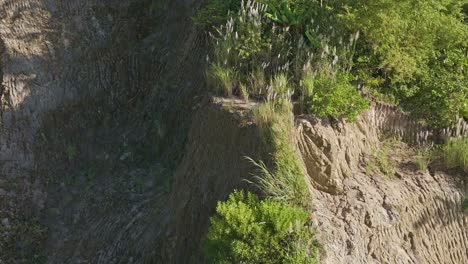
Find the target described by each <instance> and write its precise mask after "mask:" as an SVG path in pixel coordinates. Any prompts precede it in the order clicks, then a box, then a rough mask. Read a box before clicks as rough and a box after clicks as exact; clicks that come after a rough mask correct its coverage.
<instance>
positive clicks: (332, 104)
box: [195, 1, 368, 120]
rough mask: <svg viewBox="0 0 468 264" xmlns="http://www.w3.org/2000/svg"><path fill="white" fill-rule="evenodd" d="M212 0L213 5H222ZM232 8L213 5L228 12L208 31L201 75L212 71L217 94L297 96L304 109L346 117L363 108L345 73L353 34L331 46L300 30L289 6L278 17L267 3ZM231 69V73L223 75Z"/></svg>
mask: <svg viewBox="0 0 468 264" xmlns="http://www.w3.org/2000/svg"><path fill="white" fill-rule="evenodd" d="M215 2H216V1H213V2H212V3H213V4H212V5H213V6H214V5H216V6H217V7H218V8H221V6H224V5H218V4H215ZM278 4H279V3H278ZM209 6H210V7H213V6H211V5H210V4H209ZM237 7H238V9H236V10H237V11H236V13H234V12H233V11H231V12H226V10H219V13H220V14H226V13H229V14H231V16H230V17H229V18H228V20H227V22H225V24H222V25H220V26H219V27H217V28H216V29H215V30H214V31H213V32H212V33H211V36H212V38H213V42H214V50H213V53H212V54H211V57H210V64H211V66H210V67H209V69H208V74H207V75H208V77H210V76H211V77H216V76H217V77H216V78H208V82H209V86H210V87H211V88H212V89H213V90H214V91H215V92H216V93H217V94H220V93H219V90H220V89H221V90H223V91H225V92H224V93H221V95H225V96H231V95H235V96H240V93H239V92H236V91H238V90H239V88H240V87H242V88H245V89H244V91H242V93H243V94H245V92H247V93H248V94H249V98H256V99H261V100H277V99H278V97H282V99H284V98H293V99H295V98H299V97H300V100H299V102H300V103H301V105H302V107H301V109H302V110H303V111H304V112H307V113H311V114H316V115H319V116H336V117H346V118H348V119H350V120H352V119H355V117H356V116H357V115H358V114H359V113H360V112H361V111H363V110H364V109H366V108H367V107H368V104H367V102H366V100H365V99H364V98H363V97H362V96H361V95H360V93H359V92H358V90H357V87H356V85H355V78H354V77H353V75H351V74H350V72H349V71H350V69H351V67H350V59H351V58H352V53H353V51H352V50H353V46H354V44H353V43H354V42H355V40H356V39H357V36H356V35H354V36H353V38H352V39H351V41H350V43H347V44H341V45H338V46H335V47H333V48H332V46H331V45H329V42H330V39H329V38H327V37H324V36H322V35H318V34H317V32H316V30H315V29H314V28H312V27H309V28H307V30H305V28H303V26H300V25H299V24H300V23H303V21H302V20H301V19H300V16H299V17H298V16H297V15H295V14H294V13H292V11H291V10H290V9H291V8H292V7H291V6H289V7H284V8H287V10H289V11H285V12H286V13H285V15H284V16H279V15H278V14H277V13H275V11H274V10H276V11H277V12H280V10H282V9H281V8H282V7H280V6H278V7H273V6H272V5H271V3H269V5H265V4H262V3H261V2H255V1H248V2H245V1H244V2H240V1H239V5H238V6H237ZM207 8H208V6H207ZM272 8H273V9H274V10H273V9H272ZM205 11H206V10H205ZM205 11H203V10H202V11H201V13H200V15H199V16H202V14H204V13H203V12H205ZM296 11H297V10H296ZM210 12H214V11H213V10H211V11H210ZM281 12H283V11H281ZM297 12H299V11H297ZM195 20H197V21H201V20H203V19H201V18H200V17H198V18H195ZM291 21H294V22H291ZM206 23H207V24H210V23H208V22H206ZM289 23H292V25H289ZM355 38H356V39H355ZM232 72H235V73H236V74H235V75H234V74H229V73H232ZM227 76H229V78H227ZM213 79H215V80H224V79H228V80H229V81H228V82H223V81H217V82H213V81H212V80H213ZM311 80H313V81H312V82H311ZM216 85H218V86H219V87H222V88H219V87H216ZM286 89H287V90H286ZM243 97H245V96H243Z"/></svg>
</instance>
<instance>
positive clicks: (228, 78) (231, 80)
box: [207, 64, 238, 97]
mask: <svg viewBox="0 0 468 264" xmlns="http://www.w3.org/2000/svg"><path fill="white" fill-rule="evenodd" d="M237 76H238V75H237V72H236V71H235V70H233V69H229V68H225V67H223V66H220V65H218V64H212V65H211V66H210V67H209V68H208V70H207V80H208V85H209V86H210V87H211V88H212V89H213V91H214V92H215V93H216V94H217V95H221V96H226V97H229V96H231V95H232V91H233V89H234V88H235V86H236V85H238V77H237Z"/></svg>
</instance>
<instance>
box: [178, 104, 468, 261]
mask: <svg viewBox="0 0 468 264" xmlns="http://www.w3.org/2000/svg"><path fill="white" fill-rule="evenodd" d="M219 104H221V105H219ZM252 107H254V104H245V103H242V102H237V101H224V102H219V101H218V103H217V104H214V105H210V104H208V105H205V106H204V107H202V108H201V109H199V110H198V114H197V115H196V118H195V119H194V122H193V123H192V128H191V132H190V137H189V143H188V148H187V153H186V156H185V158H184V159H183V162H182V165H181V166H180V167H179V168H178V170H177V173H176V175H175V178H174V189H173V192H172V194H171V206H170V207H171V210H172V217H173V222H172V224H171V227H170V229H171V230H172V231H173V233H172V235H171V241H172V244H171V246H172V247H173V249H172V250H169V252H178V254H177V255H176V256H177V257H175V258H174V259H173V261H175V263H186V262H189V261H191V262H195V263H198V262H199V261H201V259H200V258H199V255H198V253H196V252H197V251H198V250H199V249H200V244H201V238H200V237H201V236H202V235H203V234H204V232H206V228H207V225H208V216H209V215H211V214H212V213H213V212H214V208H215V205H216V202H217V201H218V200H223V199H225V198H226V197H227V196H228V195H229V193H230V192H232V190H234V189H235V188H240V187H249V186H248V185H245V184H246V183H245V182H243V179H249V178H250V177H251V176H250V173H251V172H252V168H251V167H249V164H248V163H246V162H245V160H243V159H242V157H243V156H245V155H247V156H252V157H253V158H254V159H263V160H266V161H268V160H269V156H268V155H265V154H261V153H262V152H261V151H260V150H262V149H263V150H264V151H265V150H266V146H263V147H261V144H262V141H261V139H260V138H259V137H258V135H259V134H258V131H257V128H256V126H255V124H252V123H250V122H248V120H250V118H249V116H248V109H250V108H252ZM376 111H379V109H378V107H375V106H373V107H372V108H371V109H370V110H368V111H367V112H366V113H364V114H363V115H362V116H361V117H360V118H359V120H358V121H357V122H356V123H353V124H349V123H343V122H336V121H329V120H327V119H315V118H310V117H298V118H297V119H296V135H297V144H298V145H297V148H298V151H299V152H300V153H301V157H302V160H303V162H304V166H305V168H306V171H307V175H305V177H306V178H307V179H308V181H309V182H310V183H311V188H310V191H311V193H312V196H313V199H312V201H311V203H312V204H313V208H314V211H313V213H312V218H313V219H314V223H315V226H316V232H317V238H318V239H319V241H320V243H321V244H322V245H323V248H324V252H325V255H323V256H322V259H321V261H322V262H321V263H466V262H467V261H468V251H467V249H468V245H467V244H466V242H467V241H468V239H467V238H468V228H467V224H468V222H467V220H468V218H467V215H466V214H464V212H463V209H462V205H461V204H462V201H463V200H464V198H465V197H466V193H465V192H466V187H464V185H463V182H460V179H459V178H458V177H457V176H456V175H448V174H445V173H443V172H441V171H432V172H429V171H424V172H420V171H418V169H417V165H416V163H415V162H416V160H415V156H416V153H415V152H414V149H412V148H411V147H409V146H408V145H406V143H403V142H399V141H397V142H393V143H392V146H391V147H390V152H389V153H388V155H389V156H390V161H389V162H391V163H392V164H394V172H393V173H392V175H389V176H384V175H383V174H382V173H379V172H369V171H368V169H367V164H368V163H369V161H370V157H371V156H372V155H374V154H375V152H376V151H378V150H379V149H381V148H383V147H384V146H383V144H384V143H382V137H383V136H384V133H383V132H384V131H383V130H382V129H381V128H379V125H378V124H379V123H382V122H385V120H382V119H380V118H378V117H376ZM242 113H243V117H242V118H240V115H242ZM246 120H247V121H246ZM246 122H247V123H246ZM263 153H264V152H263ZM174 249H175V250H174Z"/></svg>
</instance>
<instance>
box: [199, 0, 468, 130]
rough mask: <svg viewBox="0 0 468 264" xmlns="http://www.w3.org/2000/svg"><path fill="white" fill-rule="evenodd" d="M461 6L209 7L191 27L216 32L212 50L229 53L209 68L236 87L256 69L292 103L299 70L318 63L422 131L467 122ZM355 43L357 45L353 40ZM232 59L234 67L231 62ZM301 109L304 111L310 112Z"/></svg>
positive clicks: (449, 0) (358, 2)
mask: <svg viewBox="0 0 468 264" xmlns="http://www.w3.org/2000/svg"><path fill="white" fill-rule="evenodd" d="M242 3H244V4H242ZM247 3H249V4H247ZM258 3H262V4H261V5H258ZM465 3H466V2H465V1H462V0H435V1H426V0H375V1H365V0H352V1H342V0H328V1H318V0H316V1H314V0H258V1H249V2H242V1H241V0H237V1H236V0H230V1H220V0H213V1H211V2H210V4H208V5H207V7H206V8H204V9H202V11H200V13H199V14H198V15H197V17H196V19H195V20H198V21H200V24H201V25H204V26H206V25H210V27H209V28H212V26H218V27H219V26H221V29H218V30H217V31H216V30H212V32H215V33H214V35H215V39H216V42H217V43H218V44H217V45H216V48H215V49H218V50H221V49H224V50H225V51H226V50H228V51H231V52H233V53H231V57H230V58H229V59H227V58H226V57H224V56H214V60H215V61H217V63H218V64H219V62H227V64H228V66H229V67H234V68H235V69H237V70H239V72H240V76H239V78H240V79H241V81H243V82H246V83H247V80H246V78H245V77H243V76H249V75H250V74H251V73H252V72H253V71H258V69H262V70H263V71H265V76H266V77H267V78H266V79H267V80H268V79H270V76H271V75H272V74H275V73H278V72H284V73H286V74H287V75H288V77H289V78H290V79H291V85H293V86H294V87H293V88H294V92H295V96H296V97H298V96H299V97H300V96H301V90H300V86H299V83H300V82H301V79H302V75H303V73H302V72H301V69H302V68H303V67H304V66H305V65H307V63H309V64H311V65H312V68H316V66H317V65H318V64H320V63H322V62H323V61H324V60H325V61H329V62H331V64H332V65H334V67H335V68H336V69H338V70H340V71H343V72H344V75H340V76H345V75H346V74H352V75H354V76H355V78H356V79H357V83H359V84H362V85H364V86H366V87H367V88H368V89H371V90H377V91H378V94H383V95H387V96H385V97H386V98H392V100H395V101H396V102H397V103H399V104H400V105H401V106H402V107H403V108H404V109H406V110H408V111H409V112H410V113H412V114H413V115H414V116H416V117H418V118H421V119H423V120H425V121H426V122H427V123H428V124H429V125H431V126H433V127H446V126H449V125H451V124H453V123H454V121H456V120H457V118H459V117H465V118H468V82H467V79H466V76H468V72H467V68H468V56H467V52H468V42H467V41H466V40H467V39H468V26H467V24H466V18H465V16H466V12H464V11H463V7H465V9H466V5H465V6H463V4H465ZM263 4H265V5H263ZM255 6H256V7H257V8H252V7H255ZM207 12H209V13H210V15H209V16H207V15H206V14H207ZM230 17H232V20H231V22H232V24H235V26H232V24H231V27H230V29H231V30H232V34H231V35H230V36H229V35H227V34H226V32H225V31H226V30H225V29H226V28H229V27H223V26H222V25H224V24H225V23H226V21H227V20H228V19H229V18H230ZM202 18H204V19H202ZM205 28H206V27H205ZM252 28H253V29H255V30H252ZM247 29H248V30H247ZM356 33H358V34H356ZM218 34H219V35H218ZM359 35H360V36H361V37H360V38H359V41H358V42H357V41H356V40H357V38H356V37H355V36H359ZM348 39H350V41H349V42H347V40H348ZM232 40H235V41H236V42H239V43H240V44H241V45H233V46H232V48H230V49H229V48H227V46H229V45H226V42H227V43H229V42H232ZM218 54H219V52H218ZM235 57H237V58H238V59H235V60H233V58H235ZM311 58H312V59H311ZM221 65H223V64H222V63H221ZM224 66H226V65H224ZM315 70H316V71H317V69H315ZM355 78H349V79H348V82H347V83H344V81H343V79H340V80H341V83H340V85H341V88H343V87H348V88H349V87H352V86H355V84H356V82H355V81H354V80H355ZM247 84H248V83H247ZM267 86H268V84H267ZM247 88H248V89H249V86H248V85H247ZM345 90H349V89H345ZM340 94H341V93H338V94H337V95H335V96H340ZM347 94H348V93H344V94H343V96H345V95H347ZM355 94H357V93H355ZM263 96H264V95H263ZM304 98H305V97H303V99H304ZM353 98H354V99H356V100H358V102H352V104H354V105H356V104H358V105H361V104H360V102H359V101H361V100H360V99H359V98H358V97H356V96H353ZM345 99H346V98H340V99H339V101H341V102H343V101H344V100H345ZM347 100H348V101H351V100H349V99H347ZM308 104H309V106H307V107H305V109H309V108H310V107H311V105H313V103H311V102H308ZM345 106H346V107H349V104H346V105H345ZM346 107H345V108H346ZM314 112H315V111H312V113H314ZM331 112H333V111H331ZM348 114H350V115H354V113H346V114H345V116H347V115H348Z"/></svg>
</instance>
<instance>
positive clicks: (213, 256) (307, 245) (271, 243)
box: [204, 191, 317, 264]
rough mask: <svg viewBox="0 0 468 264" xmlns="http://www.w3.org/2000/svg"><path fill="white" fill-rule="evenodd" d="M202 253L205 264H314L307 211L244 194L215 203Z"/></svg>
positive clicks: (315, 253)
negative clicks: (205, 259) (205, 260)
mask: <svg viewBox="0 0 468 264" xmlns="http://www.w3.org/2000/svg"><path fill="white" fill-rule="evenodd" d="M204 252H205V256H206V258H207V261H208V263H233V264H234V263H265V264H270V263H271V264H273V263H278V264H279V263H282V264H283V263H290V264H293V263H297V264H299V263H301V264H308V263H310V264H312V263H317V259H316V258H317V244H316V242H315V241H314V240H313V232H312V230H311V228H310V221H309V218H308V213H307V212H306V211H304V210H303V209H302V208H300V207H295V206H290V205H286V204H284V203H280V202H277V201H272V200H268V199H267V200H263V201H261V200H259V198H258V197H257V196H255V195H254V194H251V193H248V192H244V191H235V192H234V193H232V194H231V195H230V196H229V199H228V200H227V201H225V202H219V203H218V206H217V207H216V214H215V215H214V216H213V217H211V219H210V227H209V230H208V234H207V237H206V240H205V241H204Z"/></svg>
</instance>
